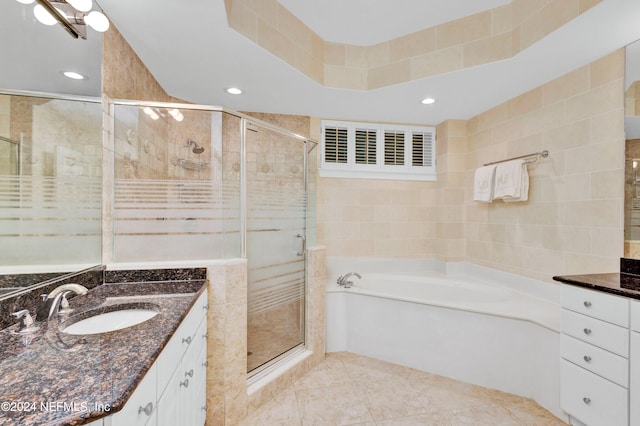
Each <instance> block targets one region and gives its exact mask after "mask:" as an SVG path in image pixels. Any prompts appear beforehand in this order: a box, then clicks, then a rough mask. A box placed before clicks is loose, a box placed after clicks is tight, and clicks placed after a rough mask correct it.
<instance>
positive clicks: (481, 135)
mask: <svg viewBox="0 0 640 426" xmlns="http://www.w3.org/2000/svg"><path fill="white" fill-rule="evenodd" d="M623 80H624V49H622V50H619V51H616V52H614V53H612V54H610V55H608V56H606V57H604V58H602V59H599V60H597V61H595V62H593V63H591V64H590V65H586V66H584V67H581V68H579V69H577V70H575V71H573V72H570V73H569V74H567V75H565V76H562V77H560V78H558V79H556V80H553V81H551V82H549V83H547V84H545V85H543V86H541V87H538V88H536V89H534V90H531V91H529V92H527V93H525V94H523V95H521V96H519V97H517V98H515V99H512V100H510V101H508V102H505V103H504V104H501V105H498V106H496V107H495V108H493V109H491V110H489V111H486V112H484V113H482V114H480V115H478V116H476V117H473V118H472V119H470V120H468V121H463V120H449V121H446V122H444V123H441V124H440V125H438V126H437V129H436V132H437V141H438V145H437V150H438V152H437V155H438V181H437V182H402V181H373V180H361V179H330V178H319V179H318V241H319V242H320V243H321V244H325V245H326V247H327V252H328V255H329V256H381V257H394V256H398V257H425V256H426V257H435V258H437V259H441V260H446V261H459V260H465V261H468V262H472V263H476V264H479V265H483V266H488V267H491V268H495V269H499V270H503V271H507V272H512V273H516V274H519V275H524V276H527V277H531V278H535V279H540V280H544V281H549V282H552V280H551V277H552V276H553V275H558V274H572V273H590V272H612V271H617V270H618V261H619V257H620V256H622V254H623V208H624V169H623V164H624V160H623V158H624V122H623V114H624V111H623V107H624V99H623V95H624V91H623V83H624V82H623ZM346 119H348V118H346ZM319 129H320V125H319V119H314V120H312V136H314V137H317V138H319V131H320V130H319ZM314 132H315V134H313V133H314ZM543 149H547V150H549V152H550V156H549V158H547V159H541V160H540V161H538V162H537V163H536V164H533V165H531V166H530V167H529V171H530V177H531V184H530V199H529V201H528V202H526V203H512V204H506V203H503V202H501V201H496V202H494V203H492V204H487V205H484V204H479V203H475V202H473V201H472V200H473V194H472V191H473V174H474V172H475V169H476V168H477V167H479V166H481V165H482V164H484V163H487V162H490V161H496V160H500V159H506V158H509V157H513V156H517V155H523V154H528V153H530V152H535V151H540V150H543Z"/></svg>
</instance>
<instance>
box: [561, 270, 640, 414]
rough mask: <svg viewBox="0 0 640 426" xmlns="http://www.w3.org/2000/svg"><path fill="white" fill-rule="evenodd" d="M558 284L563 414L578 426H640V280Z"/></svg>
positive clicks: (582, 278) (596, 278)
mask: <svg viewBox="0 0 640 426" xmlns="http://www.w3.org/2000/svg"><path fill="white" fill-rule="evenodd" d="M554 280H556V281H560V282H562V283H563V285H562V334H561V347H560V356H561V366H560V372H561V373H560V374H561V378H560V405H561V407H562V409H563V410H565V411H566V412H567V413H569V415H571V417H572V422H573V423H574V424H578V425H579V424H585V425H587V426H598V425H604V426H617V425H640V277H638V276H635V275H630V274H625V273H621V274H617V273H612V274H591V275H572V276H561V277H554Z"/></svg>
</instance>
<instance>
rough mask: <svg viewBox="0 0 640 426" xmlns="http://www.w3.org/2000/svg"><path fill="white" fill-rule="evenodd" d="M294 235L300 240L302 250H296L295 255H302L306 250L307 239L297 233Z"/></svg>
mask: <svg viewBox="0 0 640 426" xmlns="http://www.w3.org/2000/svg"><path fill="white" fill-rule="evenodd" d="M296 237H298V238H300V239H301V240H302V251H299V252H297V253H296V256H304V254H305V253H306V252H307V239H306V238H305V236H304V235H302V234H298V235H296Z"/></svg>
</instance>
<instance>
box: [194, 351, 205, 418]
mask: <svg viewBox="0 0 640 426" xmlns="http://www.w3.org/2000/svg"><path fill="white" fill-rule="evenodd" d="M195 371H196V373H195V377H194V382H195V383H194V391H195V399H194V401H193V407H194V408H193V409H194V412H195V413H196V415H195V423H194V424H195V425H197V426H202V425H203V424H204V423H205V420H206V419H207V345H206V344H205V345H204V346H203V347H202V349H201V350H200V353H199V354H198V356H197V357H196V362H195Z"/></svg>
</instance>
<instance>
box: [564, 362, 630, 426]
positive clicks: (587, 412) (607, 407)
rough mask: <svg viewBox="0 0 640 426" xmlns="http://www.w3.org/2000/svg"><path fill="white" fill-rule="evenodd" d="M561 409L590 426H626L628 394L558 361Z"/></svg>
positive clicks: (598, 378) (610, 383)
mask: <svg viewBox="0 0 640 426" xmlns="http://www.w3.org/2000/svg"><path fill="white" fill-rule="evenodd" d="M560 406H561V407H562V409H563V410H565V411H566V412H567V413H569V414H571V415H572V416H573V417H575V418H577V419H578V420H580V421H581V422H583V423H585V424H587V425H589V426H600V425H602V426H623V425H624V426H626V425H628V418H629V416H628V409H629V402H628V391H627V390H626V389H625V388H623V387H621V386H618V385H616V384H615V383H612V382H610V381H608V380H606V379H603V378H602V377H599V376H597V375H595V374H593V373H590V372H588V371H587V370H585V369H583V368H580V367H578V366H576V365H574V364H572V363H570V362H569V361H565V360H561V361H560Z"/></svg>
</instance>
